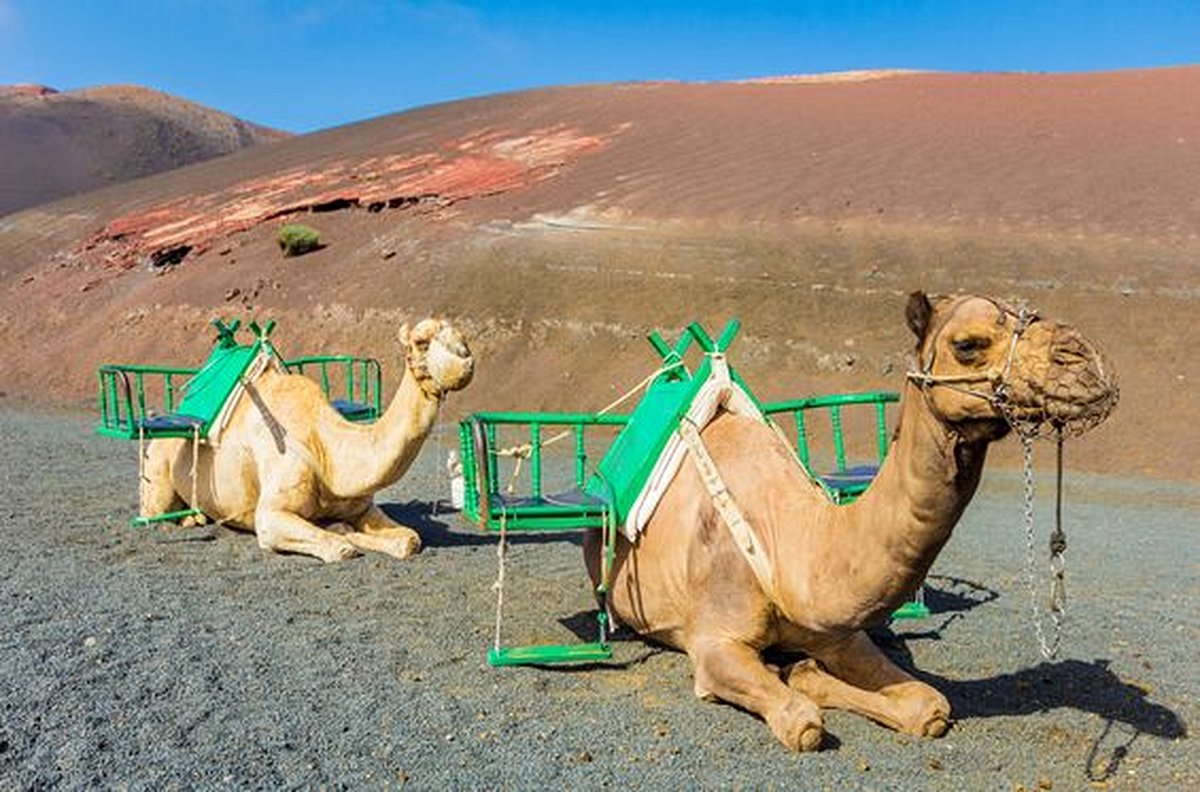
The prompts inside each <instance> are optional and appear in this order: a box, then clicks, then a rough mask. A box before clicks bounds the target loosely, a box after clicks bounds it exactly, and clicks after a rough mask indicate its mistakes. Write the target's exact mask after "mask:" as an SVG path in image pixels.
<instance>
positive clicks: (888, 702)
mask: <svg viewBox="0 0 1200 792" xmlns="http://www.w3.org/2000/svg"><path fill="white" fill-rule="evenodd" d="M817 657H818V660H819V661H820V662H819V663H818V661H817V660H811V659H810V660H804V661H802V662H799V663H796V664H794V665H792V666H789V667H788V668H786V669H784V676H785V678H786V680H787V684H788V686H789V687H791V688H792V689H794V690H798V691H800V692H802V693H804V694H805V695H807V696H808V697H809V698H811V699H812V700H813V701H814V702H816V703H817V705H818V706H821V707H831V708H834V709H842V710H848V711H850V712H857V713H859V714H861V715H865V716H867V717H868V718H870V719H871V720H874V721H876V722H878V723H882V724H883V725H885V726H889V727H891V728H893V729H895V730H897V731H901V732H904V733H905V734H914V735H917V736H919V737H941V736H942V735H943V734H945V733H946V729H947V728H948V727H949V724H950V702H948V701H947V700H946V697H945V696H943V695H942V694H941V693H939V692H938V691H937V690H935V689H933V688H932V687H930V686H929V685H927V684H925V683H924V682H921V681H918V680H917V679H914V678H913V677H912V676H911V675H909V674H907V673H905V672H904V671H903V670H901V669H900V668H899V667H897V666H896V664H895V663H893V662H892V661H891V660H889V659H888V657H887V655H885V654H884V653H883V652H882V651H881V650H880V649H879V647H877V646H876V645H875V644H874V642H872V641H871V639H870V638H869V637H868V636H867V634H866V633H865V632H858V633H855V634H854V636H853V637H851V639H850V640H849V641H847V642H845V643H844V644H841V645H839V646H837V647H835V648H834V649H830V650H825V651H822V652H819V653H817Z"/></svg>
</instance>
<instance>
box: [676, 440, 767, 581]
mask: <svg viewBox="0 0 1200 792" xmlns="http://www.w3.org/2000/svg"><path fill="white" fill-rule="evenodd" d="M679 436H680V437H682V438H683V442H684V443H686V444H687V447H688V451H689V452H690V453H691V455H692V459H693V460H694V461H695V462H696V468H697V469H698V470H699V471H700V478H701V479H702V480H703V481H704V488H705V489H707V490H708V495H709V497H710V498H712V502H713V505H714V506H716V507H717V512H718V513H719V514H720V515H721V519H722V521H723V522H724V523H725V525H726V527H728V528H729V533H730V534H732V535H733V542H734V544H736V545H737V548H738V550H740V551H742V556H743V557H745V559H746V562H747V563H749V564H750V568H751V569H752V570H754V576H755V577H756V578H758V584H759V585H760V586H762V590H763V592H764V593H765V594H766V595H767V596H768V597H770V598H771V600H772V601H775V584H774V581H773V580H772V573H771V562H770V560H769V559H768V558H767V552H766V549H765V548H763V546H762V542H760V541H759V539H758V537H757V536H756V535H755V534H754V531H753V529H751V527H750V523H749V522H748V521H747V520H746V516H745V515H744V514H742V510H741V509H740V508H739V507H738V505H737V501H735V500H734V499H733V495H732V494H730V492H729V488H728V487H726V486H725V480H724V479H722V478H721V473H720V471H718V470H717V464H716V463H715V462H713V458H712V456H711V455H709V453H708V449H707V448H706V447H705V445H704V441H703V440H701V439H700V432H699V430H697V429H696V425H695V424H693V423H692V422H691V421H689V420H687V419H686V418H685V419H684V420H682V421H680V422H679Z"/></svg>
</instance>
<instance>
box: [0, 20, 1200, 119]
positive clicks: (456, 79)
mask: <svg viewBox="0 0 1200 792" xmlns="http://www.w3.org/2000/svg"><path fill="white" fill-rule="evenodd" d="M1196 63H1200V0H1173V1H1172V0H1163V1H1162V2H1155V1H1154V0H1146V1H1139V0H1124V1H1123V2H1114V1H1113V0H1086V1H1085V0H1066V1H1064V2H1054V0H1041V2H1032V1H1031V2H1026V1H1024V0H1021V1H1020V2H999V1H998V0H975V1H974V2H971V1H970V0H962V1H961V2H950V1H949V0H908V2H899V1H891V2H889V1H877V2H867V1H866V0H840V2H839V1H838V0H810V1H809V2H805V1H804V0H797V2H790V3H787V2H777V3H767V2H757V1H756V0H726V2H707V1H706V0H691V2H653V1H652V0H643V1H642V2H625V1H624V0H587V1H585V2H554V3H552V2H540V1H539V0H523V1H519V2H500V1H496V2H483V1H482V0H481V1H480V2H470V1H469V0H462V1H455V0H440V1H435V2H418V1H417V0H413V1H412V2H398V1H392V2H387V1H385V0H358V1H352V0H312V1H310V0H290V1H283V0H108V1H107V2H99V1H97V0H74V1H70V0H0V84H4V83H18V82H38V83H45V84H47V85H51V86H53V87H56V88H59V89H64V90H65V89H71V88H79V87H83V86H88V85H101V84H111V83H136V84H141V85H147V86H150V87H154V88H158V89H160V90H164V91H168V92H170V93H174V94H178V95H180V96H184V97H186V98H189V99H193V100H195V101H198V102H202V103H204V104H207V105H211V106H213V107H217V108H219V109H221V110H225V111H228V112H231V113H234V114H235V115H239V116H242V117H243V118H247V119H249V120H252V121H256V122H259V123H263V124H268V125H271V126H276V127H280V128H283V129H288V130H291V131H294V132H307V131H312V130H314V129H319V128H324V127H328V126H336V125H338V124H343V123H349V122H351V121H356V120H361V119H364V118H370V117H373V116H378V115H383V114H386V113H390V112H395V111H399V110H405V109H408V108H411V107H415V106H419V105H425V104H431V103H435V102H441V101H447V100H452V99H458V98H463V97H467V96H478V95H483V94H490V93H496V92H501V91H509V90H517V89H523V88H532V87H539V86H547V85H564V84H577V83H591V82H611V81H623V80H655V79H679V80H698V81H702V80H729V79H739V78H745V77H756V76H765V75H777V74H798V73H810V72H824V71H840V70H846V69H874V68H919V69H938V70H947V71H1052V72H1057V71H1091V70H1106V69H1120V68H1134V67H1150V66H1169V65H1180V64H1196Z"/></svg>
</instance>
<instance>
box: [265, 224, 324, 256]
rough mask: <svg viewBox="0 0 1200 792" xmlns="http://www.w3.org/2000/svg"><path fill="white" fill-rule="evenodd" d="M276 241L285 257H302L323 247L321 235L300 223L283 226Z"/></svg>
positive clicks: (276, 236)
mask: <svg viewBox="0 0 1200 792" xmlns="http://www.w3.org/2000/svg"><path fill="white" fill-rule="evenodd" d="M275 241H277V242H278V243H279V249H280V250H282V251H283V255H285V256H302V255H304V254H305V253H309V252H311V251H313V250H316V249H318V248H320V247H322V245H321V233H320V232H319V231H317V230H316V229H315V228H309V227H308V226H306V225H300V224H299V223H293V224H290V225H285V226H282V227H281V228H280V229H279V232H278V233H277V234H276V235H275Z"/></svg>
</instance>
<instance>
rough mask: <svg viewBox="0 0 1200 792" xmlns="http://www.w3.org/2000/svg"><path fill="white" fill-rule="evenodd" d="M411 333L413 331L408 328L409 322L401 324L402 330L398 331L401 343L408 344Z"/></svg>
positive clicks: (397, 334)
mask: <svg viewBox="0 0 1200 792" xmlns="http://www.w3.org/2000/svg"><path fill="white" fill-rule="evenodd" d="M410 335H411V333H410V332H409V330H408V322H405V323H404V324H402V325H400V330H399V332H397V333H396V336H397V337H398V338H399V339H400V343H401V344H403V345H404V346H408V337H409V336H410Z"/></svg>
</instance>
